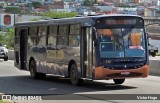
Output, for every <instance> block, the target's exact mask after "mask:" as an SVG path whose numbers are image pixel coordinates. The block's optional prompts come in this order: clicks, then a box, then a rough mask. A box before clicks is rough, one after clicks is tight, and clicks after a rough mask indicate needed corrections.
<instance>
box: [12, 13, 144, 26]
mask: <svg viewBox="0 0 160 103" xmlns="http://www.w3.org/2000/svg"><path fill="white" fill-rule="evenodd" d="M123 16H124V17H139V18H142V17H141V16H138V15H128V14H112V15H93V16H82V17H72V18H60V19H49V20H38V21H25V22H18V23H16V24H15V26H36V25H50V24H66V23H81V24H82V25H94V23H95V22H94V21H95V20H96V19H98V18H102V17H123Z"/></svg>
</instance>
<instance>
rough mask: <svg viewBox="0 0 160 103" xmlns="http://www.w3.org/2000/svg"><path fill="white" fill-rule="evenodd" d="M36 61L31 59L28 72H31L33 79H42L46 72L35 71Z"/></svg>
mask: <svg viewBox="0 0 160 103" xmlns="http://www.w3.org/2000/svg"><path fill="white" fill-rule="evenodd" d="M36 68H37V67H36V63H35V61H34V60H31V62H30V64H29V71H30V74H31V77H32V78H33V79H44V78H45V77H46V74H44V73H37V70H36Z"/></svg>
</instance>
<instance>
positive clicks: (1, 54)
mask: <svg viewBox="0 0 160 103" xmlns="http://www.w3.org/2000/svg"><path fill="white" fill-rule="evenodd" d="M0 59H4V61H7V60H8V49H7V48H6V47H5V46H4V45H3V44H2V43H0Z"/></svg>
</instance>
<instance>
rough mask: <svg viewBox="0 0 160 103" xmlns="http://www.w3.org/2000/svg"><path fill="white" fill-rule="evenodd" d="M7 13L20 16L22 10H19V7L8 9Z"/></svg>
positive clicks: (6, 9)
mask: <svg viewBox="0 0 160 103" xmlns="http://www.w3.org/2000/svg"><path fill="white" fill-rule="evenodd" d="M5 12H6V13H11V14H20V13H21V10H20V9H19V7H6V8H5Z"/></svg>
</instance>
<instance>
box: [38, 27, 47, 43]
mask: <svg viewBox="0 0 160 103" xmlns="http://www.w3.org/2000/svg"><path fill="white" fill-rule="evenodd" d="M46 34H47V27H46V26H42V27H39V29H38V45H41V46H45V45H46Z"/></svg>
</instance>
